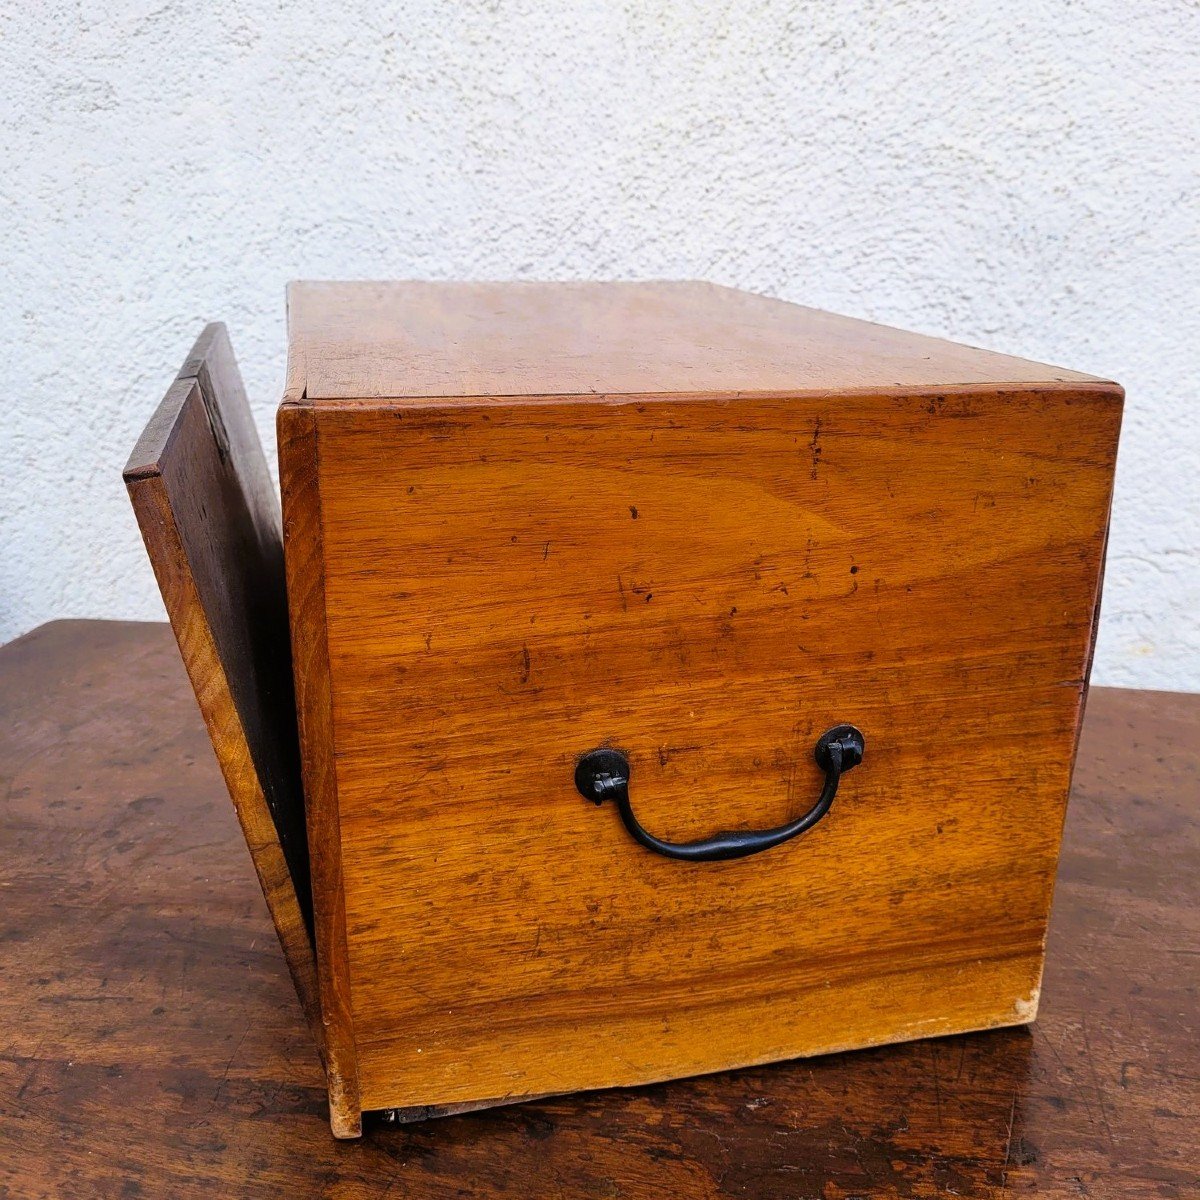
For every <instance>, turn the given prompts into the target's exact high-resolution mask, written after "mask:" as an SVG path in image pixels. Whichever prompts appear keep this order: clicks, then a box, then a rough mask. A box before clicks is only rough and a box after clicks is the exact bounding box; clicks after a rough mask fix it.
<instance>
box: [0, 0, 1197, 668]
mask: <svg viewBox="0 0 1200 1200" xmlns="http://www.w3.org/2000/svg"><path fill="white" fill-rule="evenodd" d="M1198 50H1200V9H1198V8H1197V6H1196V4H1195V3H1189V2H1186V0H1138V2H1137V3H1135V4H1131V3H1129V2H1128V0H1078V2H1075V3H1070V2H1067V0H1062V2H1058V3H1054V2H1050V0H1017V2H1015V3H996V2H995V0H989V2H985V3H973V2H970V0H941V2H936V3H934V2H929V3H927V2H914V3H885V2H882V0H878V2H857V3H839V2H837V0H816V2H809V3H796V2H792V3H787V2H783V0H781V2H778V3H755V2H753V0H740V2H737V3H731V4H721V5H715V4H701V3H677V4H667V3H646V2H642V3H639V2H637V0H627V2H625V3H618V2H616V0H591V2H589V3H576V4H570V5H563V4H558V3H554V2H552V0H527V2H522V3H502V2H497V3H474V4H457V3H453V2H446V3H441V4H432V3H429V4H424V3H411V4H405V5H399V6H396V5H387V4H375V3H360V4H356V5H338V4H334V3H324V4H320V5H305V4H300V3H288V4H283V3H278V4H269V5H268V4H254V3H232V2H230V0H209V2H207V3H202V4H201V3H174V2H172V0H146V2H144V3H138V4H121V3H109V4H85V5H76V4H70V3H65V2H63V0H42V2H40V3H30V2H28V0H25V2H23V3H22V2H18V3H16V4H9V5H7V6H5V11H4V12H3V15H0V71H2V79H0V84H2V86H0V154H2V155H3V162H2V163H0V166H2V170H0V255H2V256H3V268H4V270H3V281H2V286H0V388H2V389H3V392H2V396H3V408H2V410H0V456H2V461H0V469H2V471H3V478H2V479H0V519H2V526H0V639H7V638H10V637H13V636H15V635H16V634H19V633H21V632H22V631H24V630H26V629H29V628H31V627H32V626H34V625H36V624H38V623H39V622H41V621H45V620H48V619H50V618H52V617H57V616H82V615H92V616H101V615H102V616H123V617H148V618H153V617H159V616H161V608H160V606H159V602H158V599H157V596H156V594H155V590H154V584H153V580H152V577H151V574H150V570H149V568H148V566H147V564H146V561H145V558H144V555H143V552H142V547H141V544H140V542H139V540H138V536H137V533H136V531H135V526H134V522H133V517H132V515H131V512H130V510H129V507H128V504H127V501H126V499H125V495H124V492H123V489H122V487H121V484H120V480H119V471H120V468H121V466H122V464H123V462H124V459H125V456H126V454H127V452H128V450H129V448H130V447H131V445H132V443H133V441H134V438H135V436H136V434H137V432H138V431H139V429H140V427H141V425H142V423H143V422H144V421H145V419H146V417H147V416H148V415H149V413H150V412H151V410H152V409H153V407H154V406H155V404H156V403H157V401H158V399H159V397H160V394H161V393H162V391H163V390H164V388H165V386H166V384H167V382H168V380H169V379H170V377H171V375H172V373H173V371H174V370H175V369H176V367H177V366H178V364H179V362H180V361H181V359H182V357H183V355H184V353H185V351H186V350H187V348H188V346H189V344H190V342H191V340H192V338H193V336H194V335H195V333H196V332H197V330H198V328H199V327H200V325H201V323H202V322H203V321H204V320H206V319H212V318H219V319H223V320H225V321H227V322H228V324H229V326H230V329H231V331H232V334H233V338H234V344H235V348H236V349H237V351H238V353H239V356H240V358H241V360H242V366H243V370H244V373H245V376H246V380H247V385H248V387H249V390H250V393H251V396H252V397H253V400H254V404H255V410H256V413H257V415H258V418H259V420H260V423H261V426H262V429H263V433H264V437H265V438H266V439H267V441H268V446H269V447H270V448H273V446H274V434H273V426H272V414H273V409H274V405H275V403H276V401H277V399H278V396H279V393H280V390H281V387H282V380H283V369H284V310H283V285H284V282H285V281H286V280H287V279H289V278H293V277H308V278H356V277H366V278H371V277H413V276H418V277H419V276H425V277H430V278H443V277H461V278H504V277H529V278H535V277H541V278H566V277H604V278H636V277H675V278H680V277H700V278H707V279H711V280H714V281H717V282H721V283H728V284H734V285H737V286H740V287H746V288H752V289H756V290H759V291H763V292H767V293H770V294H773V295H778V296H782V297H785V298H788V299H794V300H798V301H802V302H804V303H807V304H814V305H817V306H821V307H826V308H830V309H834V310H837V311H841V312H846V313H851V314H854V315H858V316H864V317H869V318H871V319H874V320H878V321H885V322H889V323H892V324H897V325H902V326H908V327H910V328H913V329H918V330H922V331H925V332H930V333H937V334H944V335H947V336H950V337H953V338H957V339H959V340H963V341H967V342H973V343H976V344H979V345H984V346H988V347H992V348H994V349H998V350H1003V351H1007V352H1010V353H1016V354H1022V355H1026V356H1029V357H1032V358H1036V359H1043V360H1047V361H1050V362H1055V363H1060V364H1062V365H1064V366H1069V367H1074V368H1078V369H1080V370H1085V371H1090V372H1093V373H1095V374H1098V375H1104V376H1111V377H1112V378H1115V379H1117V380H1120V381H1121V382H1122V383H1124V384H1125V385H1126V387H1127V389H1128V393H1129V400H1128V407H1127V416H1126V426H1125V436H1124V440H1123V444H1122V451H1121V466H1120V472H1119V480H1118V489H1117V504H1116V513H1115V518H1114V525H1113V537H1112V545H1111V552H1110V558H1109V575H1108V587H1107V592H1106V597H1105V611H1104V621H1103V629H1102V634H1101V639H1100V649H1099V653H1098V657H1097V661H1096V678H1097V679H1098V681H1100V682H1104V683H1113V684H1132V685H1141V686H1151V687H1168V688H1184V689H1197V688H1200V555H1198V551H1197V546H1198V541H1200V484H1198V481H1197V466H1198V464H1200V404H1198V403H1197V397H1196V380H1197V379H1198V378H1200V356H1198V352H1197V347H1198V346H1200V316H1198V314H1200V303H1198V300H1200V295H1198V285H1197V271H1198V268H1200V261H1198V260H1200V253H1198V250H1200V230H1198V224H1197V222H1198V213H1200V197H1198V188H1197V180H1198V174H1200V171H1198V156H1197V149H1196V146H1197V141H1198V139H1200V62H1198V57H1197V55H1198Z"/></svg>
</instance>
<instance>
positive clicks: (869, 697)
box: [279, 285, 1121, 1134]
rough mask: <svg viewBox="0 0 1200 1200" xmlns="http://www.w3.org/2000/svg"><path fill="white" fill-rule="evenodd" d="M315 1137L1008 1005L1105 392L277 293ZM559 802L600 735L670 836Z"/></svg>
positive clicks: (1081, 688) (606, 811)
mask: <svg viewBox="0 0 1200 1200" xmlns="http://www.w3.org/2000/svg"><path fill="white" fill-rule="evenodd" d="M290 299H291V330H292V357H291V371H292V376H291V380H290V386H289V393H288V396H287V397H286V398H285V402H284V404H283V405H282V406H281V408H280V412H279V443H280V456H281V482H282V486H283V492H284V543H285V550H286V558H287V569H288V592H289V604H290V611H291V622H292V643H293V653H294V660H295V672H296V676H295V678H296V687H297V696H298V702H299V712H300V733H301V743H302V750H303V762H304V779H305V790H306V793H307V818H308V860H309V866H310V869H311V877H312V901H313V912H314V928H315V939H316V957H317V969H318V976H319V980H320V992H321V1008H322V1014H323V1024H324V1038H325V1043H326V1045H325V1051H326V1056H327V1065H328V1067H329V1072H330V1084H331V1107H332V1110H333V1118H334V1125H335V1130H336V1131H337V1132H339V1133H342V1134H347V1133H353V1132H356V1130H357V1126H358V1117H359V1113H360V1112H361V1111H364V1110H371V1109H381V1108H389V1109H402V1110H406V1112H407V1114H408V1115H424V1114H426V1113H427V1112H429V1111H453V1110H455V1109H457V1108H459V1107H463V1106H468V1107H469V1106H476V1105H480V1104H485V1103H500V1102H505V1101H513V1100H518V1099H521V1098H523V1097H528V1096H535V1095H541V1094H546V1093H554V1092H563V1091H572V1090H576V1089H581V1088H596V1087H605V1086H611V1085H627V1084H635V1083H643V1082H647V1081H651V1080H657V1079H664V1078H669V1077H673V1076H679V1075H688V1074H695V1073H700V1072H707V1071H715V1070H721V1069H725V1068H728V1067H733V1066H739V1065H745V1064H750V1063H760V1062H766V1061H771V1060H776V1059H784V1058H791V1057H795V1056H798V1055H806V1054H817V1053H824V1052H827V1051H831V1050H838V1049H846V1048H852V1047H859V1046H867V1045H873V1044H877V1043H881V1042H888V1041H895V1040H900V1039H905V1038H912V1037H923V1036H928V1035H934V1034H944V1033H952V1032H958V1031H964V1030H970V1029H978V1028H983V1027H989V1026H997V1025H1009V1024H1015V1023H1020V1022H1026V1021H1029V1020H1032V1019H1033V1017H1034V1015H1035V1013H1036V1010H1037V1003H1038V991H1039V983H1040V977H1041V969H1042V955H1043V945H1044V937H1045V930H1046V922H1047V917H1048V912H1049V906H1050V900H1051V894H1052V890H1053V882H1054V874H1055V867H1056V862H1057V856H1058V847H1059V838H1060V833H1061V829H1062V823H1063V818H1064V813H1065V805H1066V800H1067V792H1068V788H1069V784H1070V776H1071V768H1072V761H1073V755H1074V747H1075V739H1076V734H1077V731H1078V725H1079V720H1080V715H1081V707H1082V703H1083V699H1084V695H1085V691H1086V680H1087V673H1088V669H1089V663H1090V655H1091V647H1092V642H1093V637H1094V629H1095V613H1096V608H1097V602H1098V595H1099V583H1100V577H1101V572H1102V564H1103V558H1104V548H1105V539H1106V530H1107V522H1108V512H1109V503H1110V497H1111V488H1112V475H1113V463H1114V457H1115V451H1116V442H1117V435H1118V428H1119V422H1120V410H1121V404H1120V399H1121V392H1120V389H1119V388H1117V387H1116V385H1114V384H1110V383H1106V382H1104V381H1100V380H1094V379H1091V378H1089V377H1086V376H1080V375H1076V374H1073V373H1071V372H1064V371H1060V370H1058V369H1057V368H1047V367H1042V366H1039V365H1038V364H1031V363H1025V362H1022V361H1020V360H1015V359H1009V358H1005V357H1003V356H999V355H993V354H988V353H985V352H982V351H974V350H968V349H966V348H963V347H956V346H952V345H950V344H948V343H943V342H937V341H934V340H932V339H925V338H920V337H917V336H915V335H910V334H900V333H897V332H896V331H889V330H881V329H879V328H878V327H875V326H867V325H863V324H861V323H858V322H852V321H848V320H846V319H843V318H833V317H829V316H828V315H826V314H818V313H812V312H810V311H809V310H805V309H799V308H796V307H794V306H791V305H785V304H782V303H779V302H774V301H765V300H762V299H760V298H756V297H747V296H744V295H742V294H740V293H734V292H728V291H725V290H723V289H713V288H708V287H705V286H703V285H691V286H681V285H642V286H633V285H491V286H488V285H481V286H478V287H474V288H467V287H463V286H461V285H460V286H455V285H442V286H435V285H300V286H297V287H294V288H293V291H292V293H291V298H290ZM844 723H848V724H852V725H853V726H855V727H857V729H859V730H861V732H862V735H863V737H864V739H865V754H864V755H863V758H862V762H861V764H860V765H857V766H855V767H854V769H853V771H852V772H851V771H849V770H847V771H846V773H845V775H844V778H843V779H842V780H841V782H840V786H839V790H838V793H837V797H836V799H835V800H834V802H833V805H832V807H831V809H830V810H829V812H828V813H827V814H826V815H825V816H823V817H822V818H821V819H820V820H819V821H817V822H816V823H815V824H814V825H813V826H812V828H811V829H809V830H808V831H807V832H805V833H803V834H802V835H801V836H798V837H795V838H792V839H791V840H788V841H786V842H784V843H782V844H779V845H776V846H774V847H773V848H771V849H767V850H765V851H763V852H761V853H756V854H753V855H751V856H748V857H742V858H737V859H734V860H732V861H705V862H690V861H679V860H677V859H675V858H672V857H667V856H665V855H663V854H660V853H656V852H653V851H652V850H650V849H647V848H646V847H644V846H642V845H639V844H638V843H637V842H636V841H635V840H634V838H633V837H632V836H631V835H630V833H629V831H628V830H627V829H626V828H625V826H624V825H623V823H622V819H621V817H620V816H619V815H618V806H617V805H616V804H615V803H606V804H602V805H601V806H599V807H597V806H595V805H593V804H592V803H589V802H588V801H587V800H585V799H584V798H583V796H581V794H580V792H579V791H578V790H577V788H576V783H575V772H576V766H577V763H578V762H579V760H580V758H581V756H583V755H585V754H586V753H587V752H589V751H592V750H594V749H596V748H598V747H607V748H615V749H618V750H620V751H621V752H622V753H623V754H624V756H625V759H626V761H627V763H628V771H629V774H628V797H629V801H630V804H631V807H632V809H633V810H634V811H635V813H636V817H637V819H638V820H639V821H640V822H641V823H642V824H643V825H644V826H645V828H647V829H648V830H650V831H651V832H652V833H653V834H655V835H657V836H658V837H659V838H661V839H663V840H665V841H668V842H670V843H684V842H689V841H692V840H695V839H704V838H706V837H709V836H711V835H712V834H713V833H714V832H715V831H718V830H744V829H758V828H767V827H777V826H780V825H782V824H785V823H786V822H788V821H789V820H790V819H792V818H795V817H796V816H797V815H798V814H800V813H802V812H804V811H805V810H807V809H809V808H810V806H811V805H812V804H813V802H814V801H815V800H816V799H817V796H818V794H819V793H820V792H821V790H822V787H823V785H824V784H825V783H826V782H827V777H826V774H825V773H824V772H823V771H822V769H821V767H819V766H818V764H817V762H816V760H815V758H814V744H815V743H816V741H817V739H818V737H819V735H821V734H822V732H823V731H824V730H826V729H828V728H830V727H832V726H838V725H841V724H844Z"/></svg>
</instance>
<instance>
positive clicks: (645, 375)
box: [288, 282, 1117, 403]
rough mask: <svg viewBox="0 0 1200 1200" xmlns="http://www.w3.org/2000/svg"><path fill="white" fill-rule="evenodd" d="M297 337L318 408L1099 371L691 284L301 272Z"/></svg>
mask: <svg viewBox="0 0 1200 1200" xmlns="http://www.w3.org/2000/svg"><path fill="white" fill-rule="evenodd" d="M288 344H289V353H288V398H289V399H291V400H298V399H300V398H302V397H303V398H306V399H307V400H308V401H310V402H318V403H319V402H321V401H339V400H389V399H392V400H409V401H412V400H422V399H434V400H437V401H438V402H439V403H441V402H444V401H446V400H452V399H454V398H465V399H476V398H480V397H489V396H505V397H523V396H525V397H538V396H576V395H578V396H590V395H595V396H606V395H607V396H613V395H660V394H680V395H697V394H701V395H730V396H736V395H744V394H748V393H749V394H754V393H778V394H797V395H808V394H814V393H820V394H825V395H827V394H829V393H834V392H848V393H862V392H865V391H879V390H885V391H892V390H895V391H904V390H912V389H938V388H954V387H964V386H965V387H972V388H999V389H1003V388H1005V387H1012V386H1018V387H1030V386H1038V385H1050V386H1054V385H1059V386H1061V385H1067V386H1070V385H1076V386H1078V385H1081V384H1082V385H1085V386H1089V387H1093V388H1094V387H1095V385H1096V384H1097V383H1101V382H1102V381H1099V380H1096V379H1095V378H1094V377H1092V376H1089V375H1083V374H1080V373H1079V372H1076V371H1067V370H1063V369H1061V368H1059V367H1052V366H1046V365H1045V364H1042V363H1035V362H1029V361H1027V360H1025V359H1020V358H1012V357H1010V356H1008V355H1004V354H995V353H993V352H991V351H988V350H979V349H975V348H973V347H969V346H962V345H958V344H956V343H954V342H949V341H945V340H943V339H940V338H931V337H925V336H924V335H922V334H916V333H907V332H905V331H903V330H898V329H891V328H888V327H887V326H883V325H875V324H871V323H870V322H867V321H859V320H855V319H853V318H850V317H842V316H837V315H834V314H832V313H826V312H821V311H819V310H817V309H812V308H804V307H802V306H800V305H797V304H790V303H787V302H786V301H783V300H772V299H770V298H768V297H765V296H758V295H754V294H752V293H750V292H742V291H737V290H735V289H732V288H724V287H717V286H715V285H713V284H708V283H694V282H692V283H667V282H656V283H532V282H521V283H428V282H377V283H312V282H299V283H292V284H291V285H289V288H288ZM1108 386H1109V387H1112V389H1113V390H1114V391H1115V390H1117V389H1116V385H1108Z"/></svg>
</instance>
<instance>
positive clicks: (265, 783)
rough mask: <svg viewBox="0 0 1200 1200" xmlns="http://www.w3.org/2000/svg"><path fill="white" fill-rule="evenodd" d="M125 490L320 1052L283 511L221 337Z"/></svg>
mask: <svg viewBox="0 0 1200 1200" xmlns="http://www.w3.org/2000/svg"><path fill="white" fill-rule="evenodd" d="M125 483H126V486H127V487H128V490H129V496H130V499H131V500H132V502H133V507H134V511H135V513H136V514H137V520H138V524H139V526H140V528H141V531H142V537H143V539H144V540H145V543H146V550H147V552H148V554H149V556H150V561H151V563H152V565H153V567H154V573H155V577H156V578H157V580H158V585H159V589H160V590H161V592H162V596H163V601H164V604H165V606H166V609H167V614H168V616H169V617H170V620H171V625H172V628H173V629H174V631H175V636H176V638H177V639H178V643H179V649H180V652H181V654H182V656H183V660H184V663H185V665H186V667H187V671H188V675H189V678H190V679H191V682H192V687H193V688H194V690H195V693H196V699H197V701H198V703H199V706H200V710H201V712H202V713H203V715H204V720H205V722H206V724H207V726H208V730H209V735H210V736H211V738H212V742H213V747H214V748H215V750H216V754H217V759H218V761H219V762H220V764H221V768H222V771H223V772H224V775H225V780H226V784H227V786H228V788H229V794H230V796H231V798H232V799H233V803H234V807H235V808H236V810H237V813H238V817H239V820H240V821H241V823H242V828H243V831H244V833H245V836H246V843H247V845H248V846H249V849H250V855H251V858H252V859H253V861H254V866H255V869H256V870H257V872H258V876H259V880H260V882H261V883H262V888H263V893H264V895H265V896H266V898H267V904H268V906H269V907H270V910H271V913H272V915H273V917H274V919H275V925H276V929H277V931H278V934H279V939H280V942H281V943H282V945H283V947H284V951H285V953H286V955H287V959H288V962H289V964H290V966H291V969H292V972H293V975H294V977H295V982H296V988H297V990H298V992H299V994H300V997H301V1001H302V1003H303V1005H304V1007H305V1010H306V1011H307V1012H308V1013H309V1015H310V1018H311V1020H312V1023H313V1030H314V1033H315V1034H316V1035H317V1037H318V1039H321V1034H322V1024H321V1020H320V1013H319V1004H318V999H317V987H316V974H315V963H314V954H313V941H312V932H311V908H312V901H311V891H310V886H309V870H308V850H307V845H306V838H305V827H304V800H303V790H302V785H301V778H300V757H299V744H298V740H297V729H296V701H295V693H294V691H293V684H292V665H291V657H290V654H289V651H288V635H287V621H288V605H287V590H286V581H285V577H284V562H283V539H282V529H281V523H280V512H279V500H278V498H277V496H276V494H275V488H274V485H273V483H272V481H271V476H270V473H269V472H268V470H267V463H266V459H265V457H264V456H263V451H262V446H261V444H260V442H259V438H258V432H257V430H256V429H255V427H254V420H253V418H252V416H251V413H250V406H249V403H248V402H247V399H246V393H245V390H244V389H243V387H242V381H241V376H240V374H239V372H238V369H237V364H236V362H235V361H234V357H233V350H232V348H231V346H230V343H229V338H228V335H227V334H226V331H225V327H224V326H223V325H219V324H213V325H209V326H207V327H206V328H205V329H204V331H203V332H202V333H201V335H200V337H199V339H198V340H197V341H196V344H195V346H194V347H193V348H192V352H191V354H190V355H189V356H188V359H187V361H186V362H185V363H184V366H183V369H182V370H181V371H180V373H179V376H178V377H177V379H176V380H175V381H174V383H172V385H171V386H170V388H169V389H168V391H167V394H166V396H165V397H164V398H163V401H162V403H161V404H160V405H159V407H158V410H157V411H156V412H155V413H154V415H153V417H152V418H151V420H150V422H149V424H148V425H147V427H146V430H145V432H144V433H143V434H142V436H141V438H140V439H139V441H138V444H137V446H136V447H135V448H134V450H133V453H132V454H131V456H130V459H129V463H128V465H127V466H126V468H125ZM322 1040H323V1039H322Z"/></svg>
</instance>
